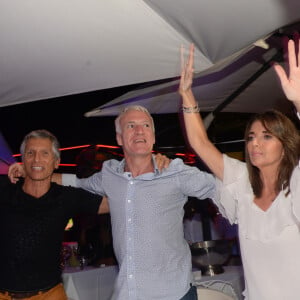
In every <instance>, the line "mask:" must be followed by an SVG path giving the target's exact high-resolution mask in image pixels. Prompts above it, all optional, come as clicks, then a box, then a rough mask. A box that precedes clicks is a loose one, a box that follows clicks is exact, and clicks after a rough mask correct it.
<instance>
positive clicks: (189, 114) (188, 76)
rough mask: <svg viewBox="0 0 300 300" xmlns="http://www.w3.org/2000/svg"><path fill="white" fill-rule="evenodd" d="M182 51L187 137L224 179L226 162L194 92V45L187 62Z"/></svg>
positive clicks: (207, 162) (181, 93)
mask: <svg viewBox="0 0 300 300" xmlns="http://www.w3.org/2000/svg"><path fill="white" fill-rule="evenodd" d="M181 51H182V53H181V60H182V61H181V65H182V72H181V79H180V85H179V94H180V95H181V97H182V106H183V117H184V123H185V129H186V132H187V137H188V140H189V143H190V145H191V147H192V148H193V149H194V151H195V152H196V154H197V155H198V156H199V157H200V158H201V159H202V160H203V161H204V162H205V163H206V165H207V166H208V167H209V169H210V170H211V171H212V172H213V173H214V174H215V175H216V176H217V177H218V178H219V179H221V180H223V171H224V163H223V156H222V153H221V152H220V151H219V150H218V149H217V148H216V147H215V146H214V144H213V143H212V142H211V141H210V140H209V139H208V136H207V133H206V129H205V126H204V124H203V121H202V118H201V115H200V114H199V109H198V105H197V102H196V100H195V97H194V95H193V92H192V83H193V72H194V69H193V65H194V45H191V46H190V51H189V57H188V60H187V62H185V61H184V54H183V49H182V50H181Z"/></svg>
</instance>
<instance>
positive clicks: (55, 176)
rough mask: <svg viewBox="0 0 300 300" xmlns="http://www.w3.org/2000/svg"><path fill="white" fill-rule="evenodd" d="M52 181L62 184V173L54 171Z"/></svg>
mask: <svg viewBox="0 0 300 300" xmlns="http://www.w3.org/2000/svg"><path fill="white" fill-rule="evenodd" d="M51 181H52V182H55V183H57V184H60V185H61V184H62V175H61V174H60V173H53V174H52V177H51Z"/></svg>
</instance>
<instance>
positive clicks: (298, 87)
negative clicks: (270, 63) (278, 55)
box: [274, 40, 300, 112]
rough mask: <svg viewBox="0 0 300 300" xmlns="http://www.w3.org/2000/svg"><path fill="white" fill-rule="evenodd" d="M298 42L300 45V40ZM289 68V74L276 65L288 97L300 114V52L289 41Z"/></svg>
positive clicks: (292, 42)
mask: <svg viewBox="0 0 300 300" xmlns="http://www.w3.org/2000/svg"><path fill="white" fill-rule="evenodd" d="M296 42H297V44H298V45H299V44H300V43H299V42H300V40H297V41H296ZM288 66H289V72H288V74H287V72H286V71H285V70H284V69H283V67H281V66H280V65H279V64H275V65H274V69H275V71H276V73H277V76H278V77H279V80H280V83H281V86H282V89H283V91H284V93H285V95H286V97H287V98H288V99H289V100H290V101H291V102H293V104H294V106H295V107H296V109H297V111H298V112H300V51H298V53H297V47H296V43H295V42H294V41H293V40H289V41H288Z"/></svg>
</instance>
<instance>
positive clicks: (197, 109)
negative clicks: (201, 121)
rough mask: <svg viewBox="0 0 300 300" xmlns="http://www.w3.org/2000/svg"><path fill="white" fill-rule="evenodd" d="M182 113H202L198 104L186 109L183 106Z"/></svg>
mask: <svg viewBox="0 0 300 300" xmlns="http://www.w3.org/2000/svg"><path fill="white" fill-rule="evenodd" d="M182 112H184V113H188V114H190V113H198V112H200V107H199V106H198V104H197V105H196V106H190V107H185V106H182Z"/></svg>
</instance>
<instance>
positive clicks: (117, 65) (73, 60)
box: [0, 0, 300, 113]
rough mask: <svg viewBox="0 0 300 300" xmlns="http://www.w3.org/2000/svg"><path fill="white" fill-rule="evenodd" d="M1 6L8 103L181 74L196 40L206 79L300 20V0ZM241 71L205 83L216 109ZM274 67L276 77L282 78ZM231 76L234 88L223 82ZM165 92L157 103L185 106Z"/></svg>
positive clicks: (30, 0)
mask: <svg viewBox="0 0 300 300" xmlns="http://www.w3.org/2000/svg"><path fill="white" fill-rule="evenodd" d="M0 11H1V18H0V27H1V30H0V40H1V54H0V72H1V76H0V107H1V106H2V107H3V106H9V105H15V104H20V103H25V102H31V101H37V100H43V99H49V98H54V97H59V96H64V95H72V94H78V93H84V92H88V91H96V90H103V89H107V88H112V87H120V86H125V85H130V84H138V83H145V82H150V81H151V82H152V81H156V80H161V79H166V78H175V77H177V76H178V75H179V73H180V51H179V50H180V46H181V45H182V44H183V45H185V46H188V45H189V44H190V43H191V42H193V43H194V44H195V46H196V51H195V62H196V63H195V71H196V72H197V73H199V76H200V75H201V76H200V77H199V81H201V78H206V77H202V76H203V75H207V76H209V75H210V74H216V70H226V66H227V67H228V66H230V65H232V64H233V63H234V62H236V61H237V59H238V58H239V57H240V55H242V54H244V53H249V51H251V49H252V48H253V43H255V42H256V41H257V40H260V39H262V38H266V37H267V36H268V35H270V34H271V33H273V32H275V31H277V30H278V29H280V28H282V27H284V26H287V25H290V24H293V23H295V22H297V21H299V19H300V14H299V11H300V2H299V1H298V0H264V1H261V0H253V1H235V0H228V1H226V2H222V1H221V2H220V1H216V0H209V1H208V0H187V1H181V0H164V1H160V0H145V1H142V0H110V1H106V0H86V1H84V2H83V1H80V0H72V1H70V0H52V1H40V0H27V1H17V0H10V1H2V2H1V3H0ZM253 68H254V66H253ZM220 72H221V71H220ZM240 72H241V74H239V73H235V74H233V73H230V74H228V76H227V74H226V73H224V74H223V76H224V81H216V80H215V81H213V82H209V84H206V83H205V84H204V83H202V84H201V95H202V96H203V99H204V100H205V107H207V109H213V108H214V107H216V105H217V102H218V101H219V98H220V97H221V98H222V97H224V95H229V94H230V93H231V92H232V91H233V90H234V89H235V88H236V87H237V86H239V84H241V83H242V80H243V79H244V77H245V78H246V77H247V76H248V75H249V74H248V72H246V71H245V72H244V71H243V70H242V69H241V70H240ZM242 73H243V74H242ZM219 74H220V73H219ZM242 75H243V76H242ZM266 76H268V78H267V80H271V81H270V82H271V83H272V80H274V78H271V79H269V77H270V76H269V75H266ZM271 77H273V75H271ZM197 81H198V79H197ZM225 85H226V86H227V85H228V86H230V88H228V89H226V90H224V86H225ZM169 88H171V89H172V88H174V86H173V83H171V85H170V87H169ZM256 88H257V89H258V91H260V89H259V86H257V87H255V91H254V88H253V91H250V93H251V92H253V93H254V94H255V96H256V95H257V91H256ZM212 90H213V91H216V92H218V93H217V94H211V91H212ZM206 94H207V95H208V96H207V98H206V97H204V96H205V95H206ZM171 97H172V101H173V99H174V97H173V95H171ZM163 101H166V103H164V104H162V103H160V104H157V105H158V106H159V107H160V108H159V109H156V108H153V111H154V112H155V111H156V110H158V111H159V112H161V113H163V112H165V111H169V110H170V109H169V108H165V107H167V106H168V107H169V105H170V103H171V106H173V110H174V108H175V107H176V104H175V103H177V102H176V101H173V102H170V101H169V100H168V99H166V100H163ZM232 105H235V107H234V108H232V109H231V110H237V111H240V110H242V111H244V110H247V111H248V110H249V111H250V110H251V111H252V110H256V109H257V107H252V104H250V103H244V102H243V101H241V102H240V103H239V104H237V102H236V101H235V104H232ZM176 109H177V108H176Z"/></svg>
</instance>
